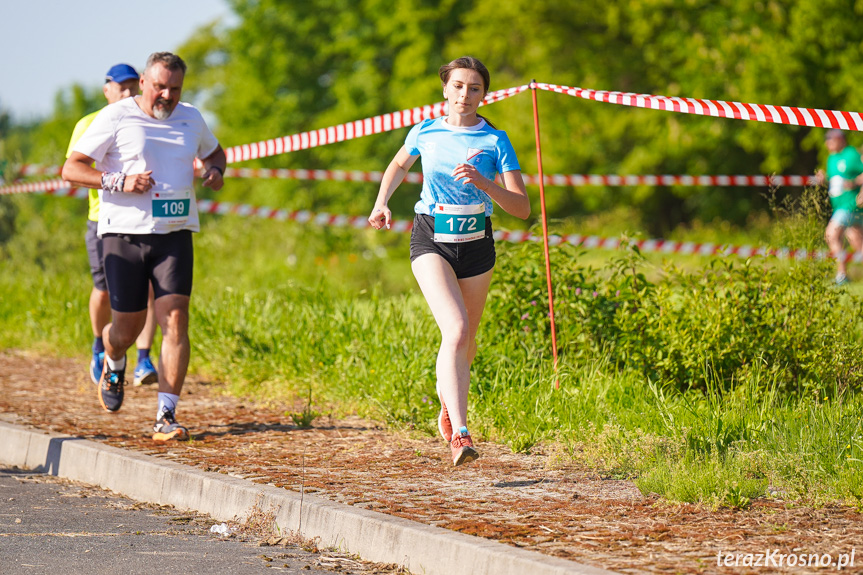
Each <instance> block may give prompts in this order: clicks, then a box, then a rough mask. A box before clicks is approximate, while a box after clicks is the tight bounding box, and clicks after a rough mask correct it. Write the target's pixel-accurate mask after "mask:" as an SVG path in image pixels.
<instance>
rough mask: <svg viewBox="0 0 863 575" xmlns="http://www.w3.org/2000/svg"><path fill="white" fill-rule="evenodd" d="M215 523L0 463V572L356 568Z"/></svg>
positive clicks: (319, 573) (215, 573)
mask: <svg viewBox="0 0 863 575" xmlns="http://www.w3.org/2000/svg"><path fill="white" fill-rule="evenodd" d="M214 523H215V522H214V521H213V520H212V519H210V518H209V517H207V516H205V515H199V514H195V513H183V512H180V511H177V510H175V509H172V508H170V509H165V508H159V507H157V506H152V505H146V504H140V503H136V502H134V501H132V500H130V499H126V498H124V497H120V496H117V495H114V494H112V493H110V492H108V491H105V490H102V489H99V488H95V487H90V486H85V485H81V484H76V483H72V482H70V481H67V480H64V479H60V478H57V477H54V476H51V475H45V474H39V473H29V472H25V471H21V470H16V469H2V468H0V573H16V574H25V575H27V574H42V573H45V574H61V573H62V574H64V575H65V574H68V575H75V574H82V575H83V574H87V575H99V574H103V573H104V574H106V575H107V574H110V575H120V574H137V573H174V574H177V575H179V574H184V575H185V574H189V575H197V574H207V575H221V574H224V575H228V574H230V575H234V574H236V575H247V574H258V573H274V572H275V573H301V574H311V575H323V574H332V573H333V571H332V570H329V569H324V568H322V567H321V564H322V561H323V562H325V563H326V562H327V561H329V564H331V565H333V566H336V565H337V564H339V563H341V565H339V566H340V567H341V568H342V569H341V571H340V572H341V573H346V572H351V571H354V570H353V569H345V567H348V566H349V565H350V563H351V561H350V560H348V559H338V558H327V557H323V556H322V555H321V554H320V553H314V552H309V551H305V550H303V549H302V548H301V547H298V546H284V545H277V546H266V547H261V546H259V543H258V541H259V540H260V538H259V539H258V540H254V538H248V539H251V540H246V541H243V540H240V539H239V538H237V537H236V536H235V537H229V538H220V537H219V536H218V535H217V534H214V533H211V532H210V528H211V526H212V525H213V524H214ZM219 525H221V524H219ZM355 572H358V573H364V572H367V571H366V570H365V569H360V570H357V571H355Z"/></svg>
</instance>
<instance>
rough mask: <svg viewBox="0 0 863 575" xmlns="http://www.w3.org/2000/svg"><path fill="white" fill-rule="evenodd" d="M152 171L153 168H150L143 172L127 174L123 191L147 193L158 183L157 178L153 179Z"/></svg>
mask: <svg viewBox="0 0 863 575" xmlns="http://www.w3.org/2000/svg"><path fill="white" fill-rule="evenodd" d="M152 173H153V170H148V171H146V172H144V173H143V174H129V175H127V176H126V181H125V182H123V192H124V193H127V194H146V193H147V192H149V191H150V190H151V189H153V186H155V185H156V180H154V179H153V176H152Z"/></svg>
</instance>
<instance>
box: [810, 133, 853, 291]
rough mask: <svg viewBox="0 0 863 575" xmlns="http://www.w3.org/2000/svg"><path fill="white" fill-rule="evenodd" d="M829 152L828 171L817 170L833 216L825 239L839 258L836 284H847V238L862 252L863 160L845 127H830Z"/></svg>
mask: <svg viewBox="0 0 863 575" xmlns="http://www.w3.org/2000/svg"><path fill="white" fill-rule="evenodd" d="M824 143H825V145H826V146H827V150H828V151H829V152H830V155H829V156H828V158H827V171H826V174H825V172H824V171H823V170H818V172H817V174H816V179H817V181H818V184H819V185H825V184H826V186H827V193H828V195H829V196H830V205H831V207H832V208H833V215H832V216H831V217H830V222H829V223H828V224H827V230H826V231H825V232H824V239H825V240H826V241H827V245H828V246H829V247H830V253H831V255H833V257H835V258H836V267H837V273H836V284H837V285H844V284H846V283H848V276H847V275H846V271H847V270H846V267H845V259H844V258H843V257H842V253H843V251H844V247H845V246H844V243H843V241H842V236H843V235H844V236H845V238H847V240H848V243H849V244H850V245H851V248H852V249H853V250H854V252H855V253H856V252H863V208H861V206H860V204H861V203H863V197H861V195H860V186H861V184H863V160H861V159H860V152H858V151H857V150H856V149H854V147H853V146H849V145H848V142H847V140H846V139H845V133H844V132H843V131H842V130H835V129H834V130H828V131H827V135H826V137H825V139H824Z"/></svg>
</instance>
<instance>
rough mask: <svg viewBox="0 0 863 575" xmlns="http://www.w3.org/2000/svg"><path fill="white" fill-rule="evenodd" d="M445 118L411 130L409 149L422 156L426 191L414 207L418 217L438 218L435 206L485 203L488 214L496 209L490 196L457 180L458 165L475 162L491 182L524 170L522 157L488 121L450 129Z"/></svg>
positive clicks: (505, 136)
mask: <svg viewBox="0 0 863 575" xmlns="http://www.w3.org/2000/svg"><path fill="white" fill-rule="evenodd" d="M444 120H445V118H437V119H435V120H424V121H423V122H420V123H419V124H417V125H415V126H414V127H413V128H411V131H410V132H409V133H408V135H407V138H405V149H406V150H407V152H408V153H409V154H410V155H411V156H417V155H419V156H422V168H423V190H422V194H420V201H418V202H417V203H416V205H415V206H414V211H415V212H416V213H418V214H426V215H429V216H431V215H434V206H435V204H438V203H440V204H455V205H460V206H464V205H469V204H479V203H482V204H485V215H486V216H490V215H491V213H492V210H493V206H492V202H491V198H489V197H488V194H486V193H485V192H483V191H482V190H480V189H479V188H477V187H476V186H474V185H473V184H463V183H462V182H461V181H456V180H455V179H453V176H452V172H453V170H455V167H456V166H457V165H458V164H466V163H471V164H473V165H474V166H476V168H477V170H479V172H480V173H481V174H482V175H483V176H485V177H486V178H488V179H490V180H494V177H495V175H496V174H497V173H504V172H511V171H513V170H520V169H521V168H520V167H519V165H518V158H516V157H515V150H513V149H512V144H511V143H510V142H509V138H508V137H507V135H506V132H504V131H502V130H495V129H494V128H492V127H491V126H489V125H488V124H487V123H486V121H485V120H480V122H479V123H478V124H477V125H475V126H470V127H468V128H462V127H457V126H450V125H449V124H447V123H446V122H445V121H444Z"/></svg>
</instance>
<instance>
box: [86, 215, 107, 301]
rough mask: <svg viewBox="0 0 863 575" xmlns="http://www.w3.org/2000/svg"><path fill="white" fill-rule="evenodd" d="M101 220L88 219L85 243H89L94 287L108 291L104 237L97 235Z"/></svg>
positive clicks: (88, 254) (88, 248)
mask: <svg viewBox="0 0 863 575" xmlns="http://www.w3.org/2000/svg"><path fill="white" fill-rule="evenodd" d="M98 226H99V222H94V221H93V220H87V232H86V233H85V234H84V243H86V244H87V259H88V260H90V275H91V276H92V277H93V287H94V288H96V289H97V290H99V291H108V281H107V280H106V279H105V266H104V265H103V264H102V238H100V237H99V236H97V235H96V228H97V227H98Z"/></svg>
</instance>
